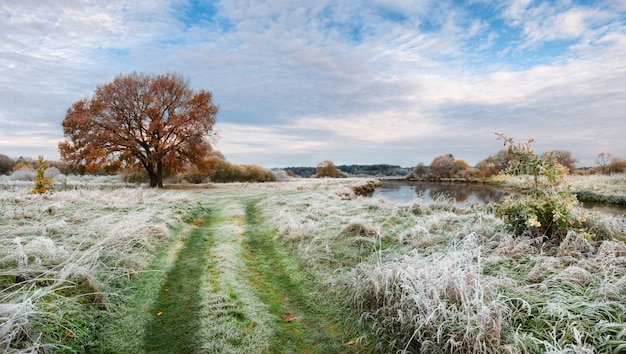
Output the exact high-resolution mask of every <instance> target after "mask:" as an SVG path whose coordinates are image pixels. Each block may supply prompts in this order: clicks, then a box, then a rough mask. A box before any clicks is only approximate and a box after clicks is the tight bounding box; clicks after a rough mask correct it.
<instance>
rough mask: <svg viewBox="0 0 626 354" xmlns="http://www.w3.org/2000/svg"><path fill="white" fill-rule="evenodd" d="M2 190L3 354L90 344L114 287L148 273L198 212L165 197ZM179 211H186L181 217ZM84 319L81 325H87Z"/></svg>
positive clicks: (186, 202)
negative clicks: (174, 231) (173, 230)
mask: <svg viewBox="0 0 626 354" xmlns="http://www.w3.org/2000/svg"><path fill="white" fill-rule="evenodd" d="M27 192H28V188H22V189H14V190H0V206H2V207H1V208H0V220H2V221H0V300H1V301H0V351H2V352H31V351H32V352H37V351H41V350H43V349H42V348H48V349H45V350H54V348H57V349H59V348H63V347H72V346H73V345H75V344H76V343H79V342H81V341H84V340H85V339H84V338H83V337H84V336H85V335H87V334H86V333H87V331H86V329H85V328H83V327H82V325H81V324H80V323H81V322H89V321H88V318H90V316H92V315H93V311H94V310H95V311H109V310H110V304H111V301H113V300H114V299H113V298H112V296H115V294H116V293H118V292H119V291H120V290H123V289H116V288H114V287H113V285H112V284H114V283H119V282H118V279H120V278H129V277H132V276H133V274H134V273H135V272H138V271H142V270H143V269H144V268H145V267H146V265H147V264H148V263H149V261H150V259H151V258H152V257H153V251H154V250H155V249H156V248H157V247H160V246H159V245H163V244H164V242H165V241H166V240H167V235H168V227H169V226H171V225H172V224H173V223H175V222H176V220H179V219H180V217H181V215H182V213H183V212H184V211H185V210H188V209H189V208H190V206H192V204H191V202H190V200H188V199H186V198H183V197H180V196H175V195H169V194H167V193H163V192H155V191H144V190H139V189H133V190H127V189H116V190H109V191H103V190H97V189H77V190H67V191H59V192H56V193H54V194H52V195H30V194H28V193H27ZM177 209H178V211H180V213H177ZM81 318H82V320H81Z"/></svg>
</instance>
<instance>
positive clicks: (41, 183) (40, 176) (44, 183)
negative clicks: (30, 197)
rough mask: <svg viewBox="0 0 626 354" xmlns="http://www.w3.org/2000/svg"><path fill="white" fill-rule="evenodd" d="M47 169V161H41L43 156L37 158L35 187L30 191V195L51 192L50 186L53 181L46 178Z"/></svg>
mask: <svg viewBox="0 0 626 354" xmlns="http://www.w3.org/2000/svg"><path fill="white" fill-rule="evenodd" d="M47 169H48V161H46V160H44V159H43V156H39V167H37V176H36V177H35V185H34V186H33V188H32V189H31V190H30V193H31V194H35V193H37V194H44V193H47V192H51V191H52V185H53V184H54V181H53V180H51V179H49V178H46V177H45V173H46V170H47Z"/></svg>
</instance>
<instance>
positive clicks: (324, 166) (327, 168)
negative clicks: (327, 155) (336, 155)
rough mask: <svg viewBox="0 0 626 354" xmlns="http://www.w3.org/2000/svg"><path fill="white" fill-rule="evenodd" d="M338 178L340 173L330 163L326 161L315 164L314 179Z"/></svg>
mask: <svg viewBox="0 0 626 354" xmlns="http://www.w3.org/2000/svg"><path fill="white" fill-rule="evenodd" d="M339 176H340V172H339V170H338V169H337V167H335V164H334V163H333V162H332V161H329V160H326V161H324V162H320V163H318V164H317V167H316V173H315V177H318V178H323V177H330V178H337V177H339Z"/></svg>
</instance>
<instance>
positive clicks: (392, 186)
mask: <svg viewBox="0 0 626 354" xmlns="http://www.w3.org/2000/svg"><path fill="white" fill-rule="evenodd" d="M442 194H443V195H445V196H447V197H450V198H454V199H455V200H456V204H457V206H458V207H464V206H466V204H468V203H469V204H486V203H489V202H498V201H500V199H502V197H504V196H505V195H506V193H505V192H503V191H501V190H498V189H496V188H493V187H490V186H485V185H481V184H465V183H432V182H408V181H406V182H405V181H383V186H382V187H380V188H378V189H376V191H375V192H374V194H373V197H379V196H380V197H383V198H385V199H388V200H390V201H393V202H401V203H406V202H412V201H413V200H414V199H415V198H418V197H421V199H422V201H423V202H424V203H426V204H428V203H432V202H433V201H434V200H435V198H437V196H439V195H442Z"/></svg>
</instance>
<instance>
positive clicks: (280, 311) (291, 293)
mask: <svg viewBox="0 0 626 354" xmlns="http://www.w3.org/2000/svg"><path fill="white" fill-rule="evenodd" d="M246 223H247V231H246V239H245V247H246V260H247V264H248V267H249V276H250V280H251V283H252V285H253V286H254V288H255V289H256V291H257V293H258V294H259V297H260V298H261V300H262V301H263V302H264V303H266V304H267V305H268V309H269V311H270V313H271V314H272V315H273V316H274V318H275V321H276V324H277V329H276V335H275V337H274V338H273V342H272V344H271V348H272V350H271V352H274V353H338V352H341V353H347V352H350V350H349V349H350V348H348V347H347V345H346V344H344V343H343V342H348V339H345V338H341V337H342V335H345V332H343V331H342V330H341V329H340V328H339V327H337V325H336V324H334V321H332V320H331V319H330V314H329V313H325V312H324V311H322V306H320V305H322V304H321V303H316V302H315V301H314V298H313V297H312V296H311V294H310V291H311V290H313V289H310V288H308V287H307V285H308V286H311V285H312V284H314V280H313V279H310V278H307V276H306V275H305V274H304V272H303V271H302V269H301V268H300V266H299V264H298V263H297V261H296V260H295V258H294V257H293V256H290V255H289V254H288V253H287V252H286V250H285V249H282V248H281V247H280V244H279V243H278V242H277V241H276V240H274V238H273V236H274V234H273V232H272V230H271V229H267V228H266V227H264V226H263V224H262V220H261V218H260V214H259V213H258V212H257V210H256V208H255V207H254V205H253V204H252V203H249V204H248V205H247V208H246ZM325 309H326V310H328V309H329V308H328V307H326V308H325Z"/></svg>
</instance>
